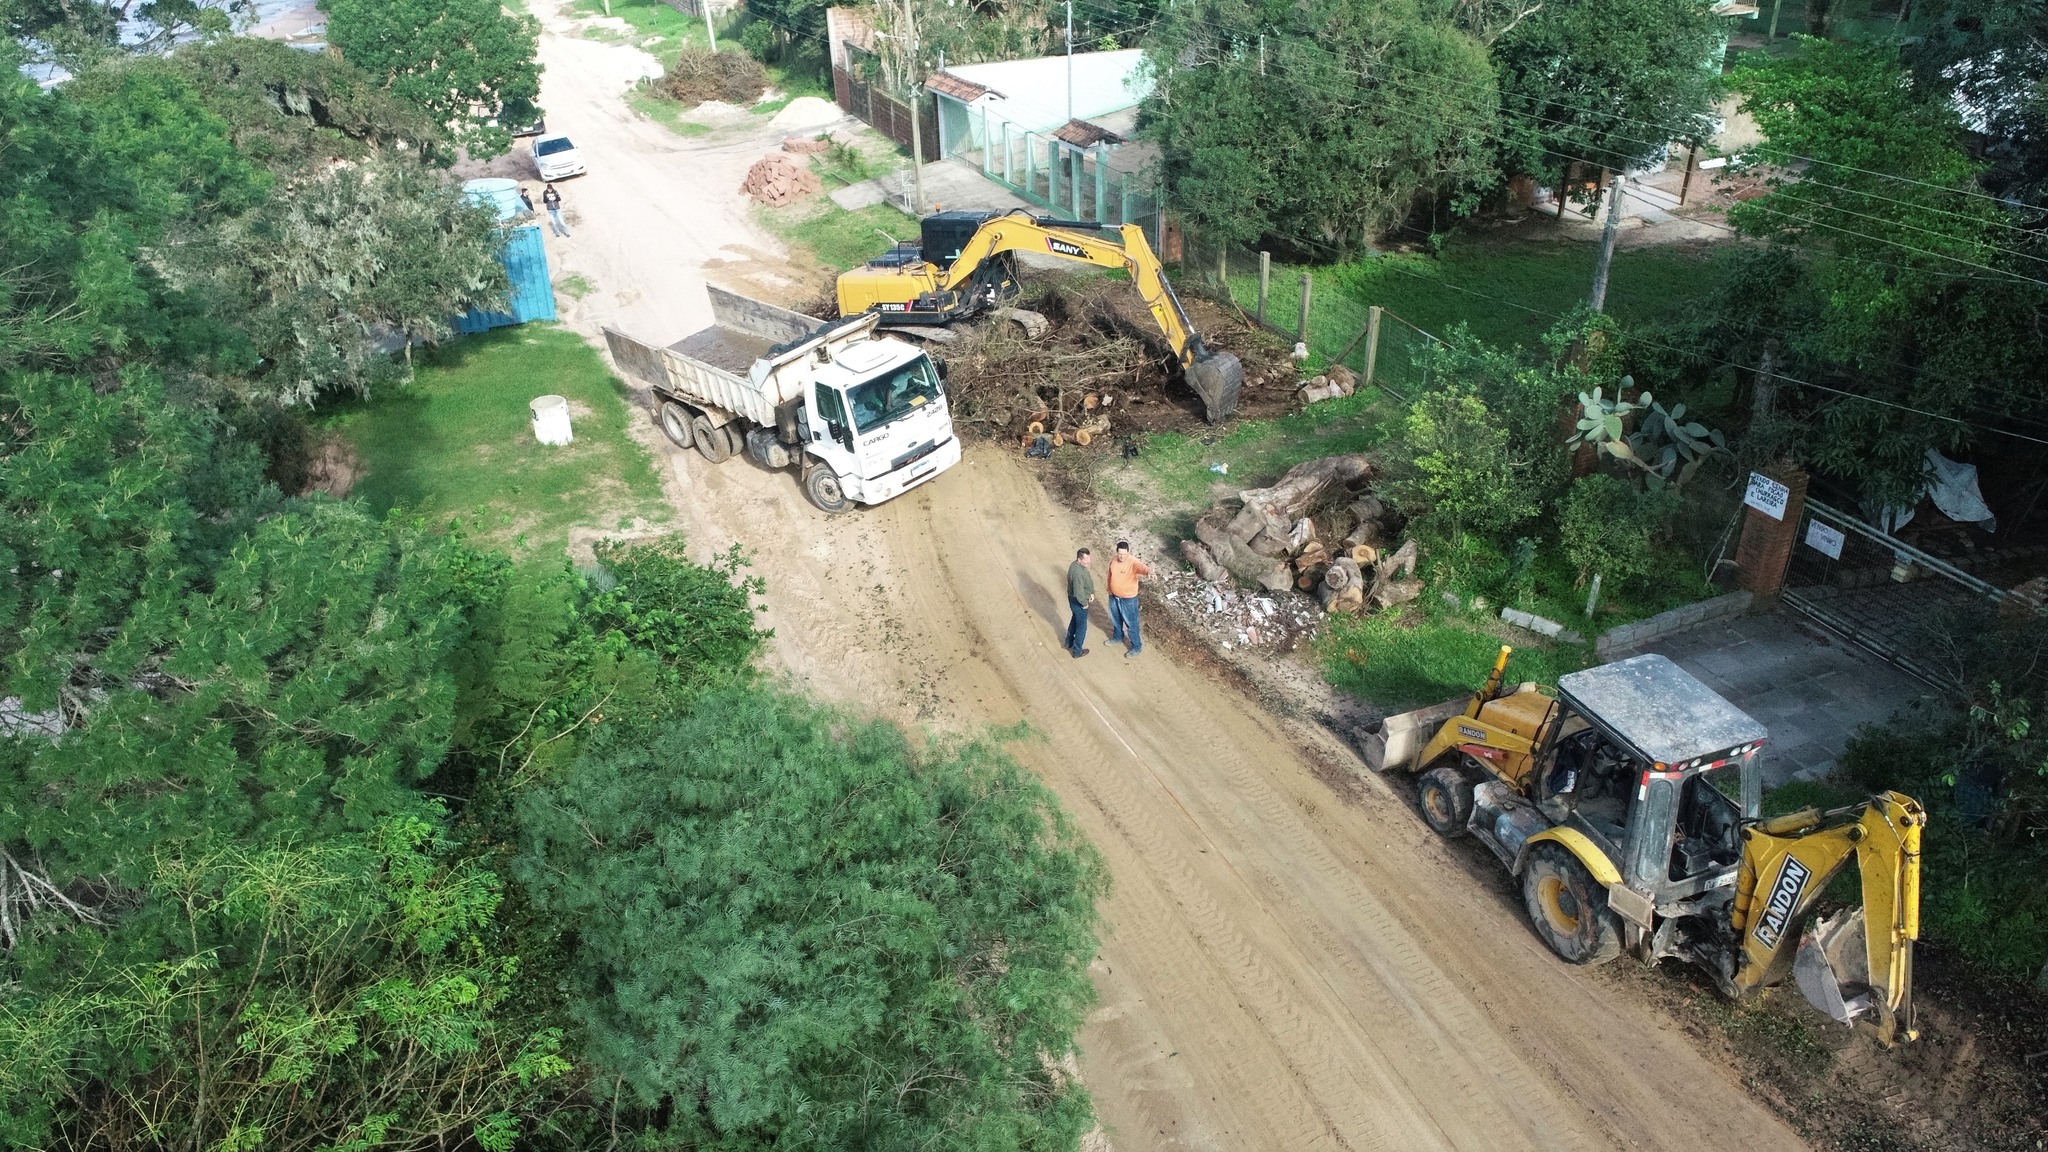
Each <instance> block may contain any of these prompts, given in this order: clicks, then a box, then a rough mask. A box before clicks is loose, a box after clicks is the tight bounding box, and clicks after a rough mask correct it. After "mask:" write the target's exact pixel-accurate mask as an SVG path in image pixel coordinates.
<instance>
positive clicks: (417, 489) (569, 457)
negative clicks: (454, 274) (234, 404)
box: [321, 324, 669, 559]
mask: <svg viewBox="0 0 2048 1152" xmlns="http://www.w3.org/2000/svg"><path fill="white" fill-rule="evenodd" d="M416 364H417V371H416V373H415V377H414V379H413V382H412V383H410V384H407V385H404V386H401V387H398V388H394V389H391V390H388V391H385V392H382V393H379V394H378V395H377V396H375V397H374V398H372V399H370V400H366V401H354V402H351V403H347V404H343V405H340V406H338V407H336V408H335V409H334V410H332V411H331V412H329V413H328V414H327V415H325V416H324V417H323V419H322V420H321V426H322V427H323V429H325V430H327V431H330V432H333V433H336V434H339V435H340V436H342V437H344V438H345V439H347V440H348V441H349V442H350V443H351V444H353V445H354V446H355V450H356V455H357V458H358V460H359V461H360V463H361V465H362V469H363V472H362V475H361V477H360V478H359V479H358V481H357V482H356V486H355V490H354V495H356V496H357V497H360V498H361V499H362V500H363V501H364V502H365V503H367V504H368V505H369V506H370V507H371V508H372V509H373V510H375V511H377V512H380V513H381V512H385V511H388V510H390V509H393V508H402V509H406V510H408V511H411V512H414V513H417V514H419V515H421V516H424V517H426V518H427V519H428V520H429V521H432V522H436V523H446V522H456V523H459V524H460V525H461V527H462V528H463V530H464V531H465V533H467V535H468V536H469V538H470V539H471V540H473V541H475V542H477V543H479V544H483V545H486V546H490V547H497V548H503V549H505V550H506V551H509V552H511V553H512V554H513V555H514V556H516V557H519V558H521V559H540V558H545V557H557V556H561V555H563V554H564V552H565V550H566V549H567V547H568V545H569V541H570V535H571V532H572V531H574V530H579V529H580V530H582V531H583V532H584V534H586V535H588V534H598V533H604V532H610V531H618V530H623V529H627V528H631V527H633V526H634V525H635V523H636V522H639V523H642V524H655V523H662V522H665V521H666V520H667V519H668V515H669V512H668V505H667V503H666V502H665V501H664V500H663V498H662V493H661V482H660V479H659V477H658V476H657V474H656V472H655V469H654V462H653V460H652V459H650V458H649V456H648V454H647V452H646V450H645V449H643V448H641V447H640V445H639V444H637V443H635V442H634V441H633V439H632V437H631V436H630V435H628V433H627V430H626V428H627V421H629V420H632V419H637V418H639V414H638V413H637V412H635V411H634V410H633V409H632V408H631V407H630V406H629V405H628V404H627V402H626V398H625V396H626V394H625V390H624V387H623V386H622V385H620V384H619V383H618V381H617V380H616V379H614V378H613V376H612V374H611V372H610V370H609V369H608V368H606V367H605V363H604V361H603V360H602V359H601V358H599V356H598V354H597V352H596V351H595V350H593V349H592V348H591V347H590V346H589V345H588V344H586V343H584V342H583V341H582V340H581V339H580V338H578V337H577V336H576V335H575V334H574V333H571V332H566V331H563V330H561V329H558V328H552V327H546V326H542V325H533V324H529V325H525V326H522V327H516V328H501V329H499V330H497V331H495V332H491V333H488V334H486V335H482V336H464V337H461V338H460V339H457V340H455V341H453V342H451V343H449V344H446V345H444V346H442V347H441V348H439V349H437V350H435V351H433V352H431V353H424V354H420V355H419V356H418V357H417V360H416ZM550 392H552V393H556V394H559V395H561V396H564V397H566V398H568V400H569V404H570V411H571V419H572V422H573V424H574V427H575V434H576V440H575V443H573V444H570V445H567V446H564V447H550V446H548V445H544V444H541V443H540V442H539V441H537V440H535V439H534V438H533V431H532V427H531V424H530V416H529V414H528V410H527V402H528V401H530V400H531V399H533V398H534V397H535V396H539V395H543V394H545V393H550Z"/></svg>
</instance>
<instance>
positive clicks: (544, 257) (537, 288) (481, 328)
mask: <svg viewBox="0 0 2048 1152" xmlns="http://www.w3.org/2000/svg"><path fill="white" fill-rule="evenodd" d="M506 183H508V184H509V183H511V181H509V180H508V181H506ZM498 261H499V263H501V264H503V265H504V266H505V273H506V275H507V276H509V277H510V278H511V280H512V291H511V301H510V304H511V311H509V312H483V311H470V312H465V313H463V314H462V315H460V316H457V317H456V318H455V330H456V331H458V332H488V331H490V330H491V329H493V328H503V327H505V326H506V325H507V324H525V323H527V322H528V321H532V320H553V319H554V318H555V286H554V283H553V281H552V279H551V278H550V277H549V274H548V253H547V249H546V248H545V247H544V246H543V245H542V244H541V238H540V227H539V225H535V224H526V225H523V226H521V227H518V228H514V229H512V230H511V231H510V232H509V233H508V234H507V235H506V239H505V247H504V248H503V249H502V250H500V251H499V253H498Z"/></svg>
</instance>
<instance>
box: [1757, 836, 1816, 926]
mask: <svg viewBox="0 0 2048 1152" xmlns="http://www.w3.org/2000/svg"><path fill="white" fill-rule="evenodd" d="M1811 879H1813V870H1812V869H1811V868H1808V867H1807V866H1806V865H1804V864H1801V863H1800V862H1799V860H1798V858H1797V857H1794V856H1787V857H1785V863H1784V866H1783V867H1781V868H1779V869H1778V882H1777V883H1776V884H1773V885H1771V899H1770V901H1769V902H1768V903H1766V904H1765V905H1764V914H1763V915H1762V916H1760V917H1758V918H1757V922H1756V939H1757V943H1759V944H1762V945H1763V946H1764V947H1766V948H1776V947H1777V946H1778V938H1779V937H1780V936H1782V935H1784V934H1785V923H1786V922H1787V921H1789V920H1790V919H1792V909H1794V908H1797V907H1798V906H1799V894H1800V893H1801V892H1804V891H1806V882H1807V881H1808V880H1811Z"/></svg>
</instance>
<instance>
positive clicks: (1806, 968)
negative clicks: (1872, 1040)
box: [1792, 908, 1875, 1024]
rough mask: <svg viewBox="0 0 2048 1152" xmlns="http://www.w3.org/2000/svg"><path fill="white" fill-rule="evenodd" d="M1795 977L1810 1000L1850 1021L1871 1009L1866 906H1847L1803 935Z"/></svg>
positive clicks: (1833, 1015)
mask: <svg viewBox="0 0 2048 1152" xmlns="http://www.w3.org/2000/svg"><path fill="white" fill-rule="evenodd" d="M1792 978H1793V979H1794V980H1796V981H1797V982H1798V984H1799V990H1800V991H1801V992H1803V993H1805V994H1806V1000H1807V1002H1808V1003H1810V1004H1812V1005H1813V1006H1814V1007H1815V1008H1818V1009H1820V1010H1821V1011H1822V1012H1825V1013H1827V1014H1828V1016H1829V1018H1831V1019H1833V1020H1835V1021H1837V1022H1839V1023H1842V1024H1847V1023H1849V1022H1850V1021H1852V1020H1854V1019H1856V1017H1858V1016H1861V1015H1862V1014H1864V1013H1865V1012H1868V1011H1870V1009H1871V1008H1872V1007H1873V1006H1874V1003H1875V997H1874V996H1873V995H1872V994H1871V988H1870V963H1869V959H1868V952H1867V950H1866V949H1865V947H1864V939H1863V909H1861V908H1844V909H1842V910H1841V911H1840V912H1837V913H1835V914H1834V915H1833V916H1829V917H1826V918H1825V919H1821V920H1816V921H1814V922H1813V924H1812V926H1810V927H1809V928H1807V930H1806V934H1805V935H1804V936H1803V937H1801V938H1800V941H1799V954H1798V957H1797V958H1796V959H1794V960H1793V962H1792Z"/></svg>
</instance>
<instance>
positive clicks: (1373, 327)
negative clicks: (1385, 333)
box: [1365, 304, 1386, 388]
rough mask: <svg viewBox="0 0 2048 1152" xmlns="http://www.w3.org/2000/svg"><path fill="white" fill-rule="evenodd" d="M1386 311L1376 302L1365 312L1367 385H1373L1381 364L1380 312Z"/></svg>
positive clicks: (1368, 386)
mask: <svg viewBox="0 0 2048 1152" xmlns="http://www.w3.org/2000/svg"><path fill="white" fill-rule="evenodd" d="M1384 311H1386V309H1384V308H1381V307H1380V306H1379V305H1377V304H1374V305H1373V306H1371V307H1370V308H1368V309H1366V312H1365V386H1366V387H1367V388H1370V387H1372V382H1373V377H1374V375H1376V374H1377V372H1378V370H1379V366H1380V313H1382V312H1384Z"/></svg>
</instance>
